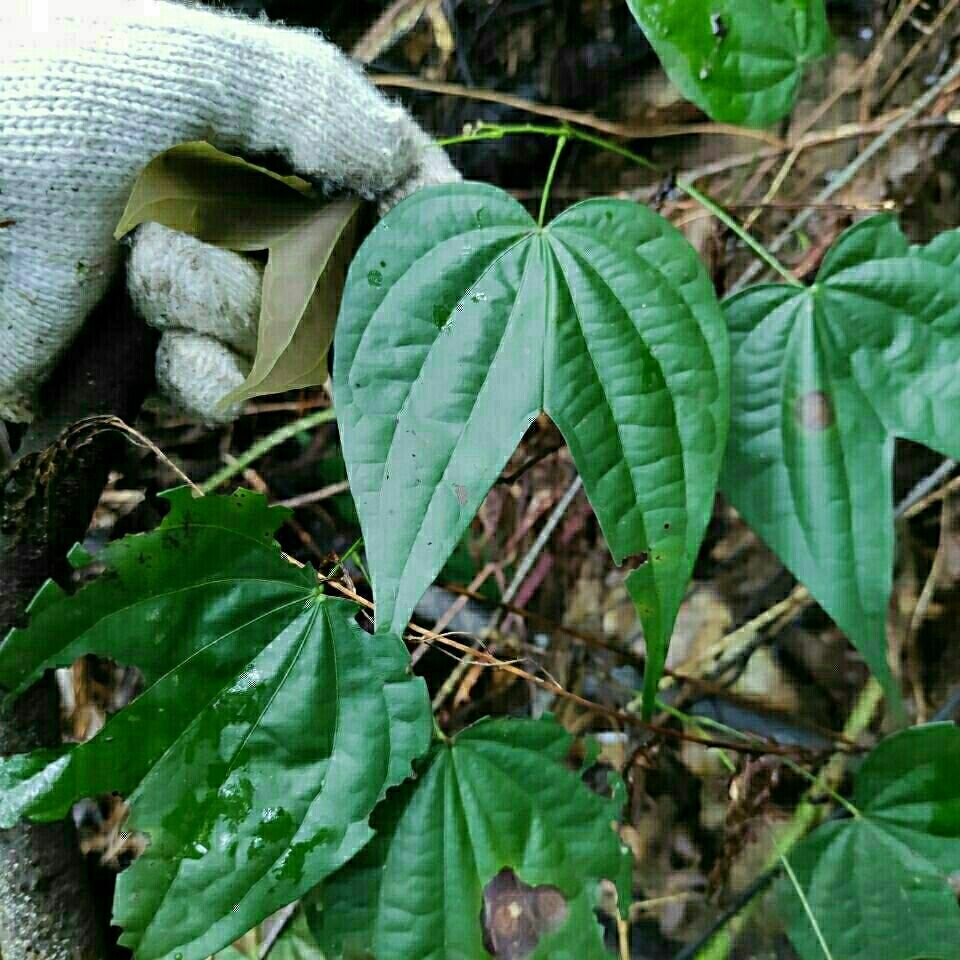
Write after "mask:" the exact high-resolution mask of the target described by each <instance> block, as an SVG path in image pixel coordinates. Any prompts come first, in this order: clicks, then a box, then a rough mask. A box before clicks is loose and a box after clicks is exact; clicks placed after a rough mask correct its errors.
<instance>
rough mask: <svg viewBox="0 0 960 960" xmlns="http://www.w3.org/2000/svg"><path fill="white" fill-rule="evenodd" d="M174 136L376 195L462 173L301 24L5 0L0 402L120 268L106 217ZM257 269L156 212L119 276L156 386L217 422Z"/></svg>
mask: <svg viewBox="0 0 960 960" xmlns="http://www.w3.org/2000/svg"><path fill="white" fill-rule="evenodd" d="M85 7H86V8H87V9H85ZM45 8H46V9H45ZM188 140H208V141H210V142H211V143H213V144H214V145H215V146H217V147H219V148H220V149H222V150H225V151H227V152H230V153H235V154H241V155H246V156H251V157H254V158H256V157H258V156H259V157H262V156H264V155H270V154H273V155H277V154H279V156H280V157H282V158H283V159H284V160H285V161H286V162H287V163H288V164H289V165H290V166H291V167H292V169H293V170H294V171H295V172H297V173H299V174H300V175H301V176H304V177H306V178H308V179H310V180H312V181H314V182H322V183H323V184H324V185H325V186H328V187H330V188H345V189H348V190H352V191H356V192H357V193H360V194H362V195H363V196H365V197H368V198H379V199H380V200H381V207H382V208H384V207H386V206H389V205H390V204H391V203H393V202H396V201H397V200H399V199H400V198H401V197H402V196H404V195H406V194H407V193H409V192H412V191H413V190H414V189H416V187H417V186H419V185H421V184H424V183H431V182H443V181H446V180H452V179H457V178H458V176H459V175H458V174H457V172H456V170H455V169H454V168H453V166H452V165H451V164H450V162H449V161H448V160H447V158H446V156H445V154H444V153H443V152H442V151H441V150H440V149H439V148H437V147H436V146H434V145H432V144H431V142H430V140H429V139H428V138H427V136H426V135H425V134H424V133H423V132H422V131H421V130H420V129H419V127H417V125H416V124H415V123H414V121H413V120H412V119H411V118H410V117H409V116H408V115H407V114H406V113H405V112H404V110H403V109H402V108H401V107H400V106H397V105H394V104H392V103H390V102H389V101H387V100H386V99H384V98H383V97H382V96H381V95H380V93H379V92H378V91H377V90H376V89H375V88H374V87H373V86H372V85H371V84H370V83H369V82H368V81H367V80H366V79H365V78H364V77H363V75H362V73H361V72H360V70H359V69H358V68H357V67H356V66H355V65H354V64H353V63H351V62H350V61H349V60H348V59H347V58H346V57H344V56H343V55H342V54H341V53H340V52H339V51H338V50H337V49H336V48H335V47H333V46H332V45H330V44H329V43H327V42H326V41H324V40H323V39H321V38H320V37H319V36H317V35H316V34H314V33H312V32H309V31H305V30H297V29H292V28H286V27H281V26H275V25H271V24H268V23H265V22H262V21H253V20H248V19H243V18H240V17H237V16H230V15H226V14H221V13H215V12H212V11H210V10H205V9H201V8H197V7H193V6H185V5H182V4H179V3H173V2H170V0H96V3H94V4H92V5H87V4H86V3H84V2H79V3H78V2H77V0H48V2H47V3H46V4H41V3H37V4H34V3H33V0H2V3H0V416H2V417H5V418H8V419H26V418H28V417H29V415H30V412H31V401H32V398H33V395H34V393H35V391H36V388H37V387H38V386H39V385H40V384H41V383H42V381H43V379H44V378H45V377H46V375H47V374H48V373H49V372H50V369H51V367H52V366H53V364H54V362H55V361H56V359H57V358H58V357H59V355H60V354H61V353H62V352H63V350H64V349H65V348H66V346H67V345H68V344H69V343H70V341H71V340H72V338H73V337H74V336H75V334H76V333H77V331H78V330H79V328H80V326H81V325H82V323H83V321H84V319H85V318H86V316H87V314H88V313H89V312H90V311H91V310H92V309H93V307H95V306H96V304H97V303H98V302H99V300H100V299H101V298H102V296H103V295H104V293H105V292H106V290H107V287H108V286H109V284H110V281H111V279H112V277H113V275H114V273H115V271H116V270H117V269H118V268H119V266H120V263H121V246H120V245H119V244H118V243H117V242H116V241H115V240H114V239H113V231H114V228H115V227H116V225H117V222H118V220H119V218H120V215H121V213H122V212H123V209H124V205H125V203H126V200H127V197H128V196H129V193H130V191H131V189H132V187H133V184H134V182H135V181H136V178H137V176H138V174H139V173H140V171H141V170H142V168H143V167H144V166H145V165H146V164H147V163H148V162H149V161H150V160H151V159H152V158H153V157H154V156H156V155H157V154H158V153H160V152H162V151H163V150H166V149H169V148H170V147H173V146H175V145H176V144H178V143H182V142H184V141H188ZM261 281H262V268H261V267H260V266H259V264H257V263H256V262H255V261H253V260H250V259H248V258H245V257H242V256H240V255H238V254H234V253H231V252H228V251H224V250H219V249H216V248H213V247H209V246H207V245H206V244H203V243H200V242H199V241H197V240H194V239H193V238H191V237H186V236H184V235H182V234H177V233H175V232H173V231H170V230H168V229H166V228H164V227H161V226H159V225H156V224H148V225H145V226H143V227H141V228H140V229H139V230H138V232H137V234H136V235H135V237H134V241H133V250H132V251H131V255H130V262H129V268H128V288H129V290H130V292H131V294H132V296H133V298H134V302H135V303H136V304H137V306H138V308H139V309H140V311H141V313H142V314H143V315H144V316H145V317H146V318H147V319H148V321H149V322H152V323H154V324H155V325H157V326H160V327H162V328H163V329H164V331H165V332H164V333H163V336H162V338H161V344H160V348H159V350H158V355H157V373H158V382H159V384H160V387H161V390H162V391H164V392H165V393H166V394H167V396H168V398H169V399H171V400H172V401H173V402H174V403H175V404H176V405H178V406H179V407H181V408H183V409H185V410H187V411H188V412H191V413H193V414H194V415H196V416H198V417H200V418H202V419H219V418H222V417H223V412H222V411H218V410H217V403H218V401H219V400H220V399H221V398H222V397H223V396H224V395H225V394H226V393H227V392H228V391H229V390H231V389H233V388H234V387H236V386H237V385H238V384H239V383H240V382H241V380H242V379H243V377H244V376H245V375H246V372H247V370H248V369H249V360H248V359H246V357H249V355H250V354H251V351H252V348H253V346H254V344H255V343H256V318H257V316H258V315H259V301H260V288H261ZM235 412H236V411H228V415H229V414H230V413H233V414H235Z"/></svg>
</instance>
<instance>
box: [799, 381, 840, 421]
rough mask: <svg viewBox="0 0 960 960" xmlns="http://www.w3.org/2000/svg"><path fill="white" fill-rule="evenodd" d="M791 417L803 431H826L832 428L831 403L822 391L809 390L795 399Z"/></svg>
mask: <svg viewBox="0 0 960 960" xmlns="http://www.w3.org/2000/svg"><path fill="white" fill-rule="evenodd" d="M793 415H794V417H796V420H797V423H799V424H800V426H801V427H803V428H804V429H805V430H826V429H827V428H828V427H832V426H833V421H834V419H835V418H834V415H833V403H832V401H831V400H830V397H828V396H827V395H826V394H825V393H824V392H823V391H822V390H811V391H810V392H809V393H805V394H803V395H802V396H799V397H797V401H796V403H795V404H794V405H793Z"/></svg>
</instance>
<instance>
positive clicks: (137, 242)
mask: <svg viewBox="0 0 960 960" xmlns="http://www.w3.org/2000/svg"><path fill="white" fill-rule="evenodd" d="M263 271H264V268H263V265H262V264H260V263H258V262H257V261H255V260H252V259H250V258H249V257H244V256H242V255H240V254H239V253H234V252H233V251H231V250H221V249H220V248H219V247H214V246H212V245H211V244H208V243H203V242H202V241H201V240H197V239H196V238H195V237H191V236H189V235H188V234H185V233H179V232H178V231H176V230H170V229H169V228H168V227H164V226H161V225H160V224H158V223H146V224H144V225H143V226H142V227H140V228H139V229H138V230H137V232H136V234H135V235H134V238H133V243H132V246H131V251H130V259H129V261H128V263H127V290H128V291H129V293H130V298H131V300H132V301H133V304H134V307H135V308H136V310H137V312H138V313H139V314H140V316H142V317H143V319H144V320H146V321H147V323H149V324H150V325H151V326H153V327H156V328H157V329H158V330H161V331H164V330H187V331H191V332H193V333H202V334H205V335H207V336H209V337H214V338H216V339H218V340H222V341H223V342H224V343H226V344H229V345H230V346H231V347H233V349H234V350H236V351H237V352H238V353H240V354H242V355H244V356H246V357H252V356H253V355H254V353H255V352H256V347H257V321H258V319H259V316H260V298H261V293H262V290H263Z"/></svg>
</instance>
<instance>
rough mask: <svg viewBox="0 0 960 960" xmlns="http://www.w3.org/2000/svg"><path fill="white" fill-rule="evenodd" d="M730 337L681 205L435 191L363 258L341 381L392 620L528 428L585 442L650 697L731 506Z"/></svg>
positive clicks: (361, 498) (384, 621) (421, 196)
mask: <svg viewBox="0 0 960 960" xmlns="http://www.w3.org/2000/svg"><path fill="white" fill-rule="evenodd" d="M728 365H729V360H728V346H727V334H726V329H725V327H724V323H723V317H722V314H721V311H720V310H719V308H718V305H717V302H716V298H715V296H714V292H713V288H712V286H711V284H710V280H709V278H708V277H707V275H706V272H705V271H704V269H703V266H702V265H701V263H700V260H699V259H698V258H697V255H696V253H695V252H694V250H693V249H692V247H690V245H689V244H688V243H687V242H686V241H685V240H684V239H683V237H682V236H681V235H680V233H678V232H677V230H675V229H674V228H673V227H672V226H671V225H670V224H669V223H667V222H666V221H665V220H664V219H663V218H661V217H659V216H657V215H656V214H654V213H653V212H651V211H650V210H648V209H646V208H645V207H641V206H638V205H637V204H635V203H630V202H628V201H623V200H588V201H586V202H585V203H581V204H578V205H577V206H575V207H572V208H571V209H569V210H567V211H566V212H565V213H563V214H562V215H561V216H559V217H558V218H557V219H556V220H554V221H553V222H552V223H551V224H550V225H549V226H547V227H546V228H544V229H540V228H538V227H537V225H536V223H534V221H533V220H532V219H531V218H530V216H529V215H528V213H527V212H526V211H525V210H524V209H523V207H521V206H520V205H519V204H518V203H517V202H516V201H514V200H513V199H512V198H511V197H509V196H508V195H507V194H506V193H504V192H503V191H502V190H498V189H496V188H495V187H490V186H486V185H484V184H478V183H472V184H471V183H467V184H452V185H446V186H440V187H431V188H426V189H424V190H421V191H419V192H418V193H416V194H415V195H414V196H413V197H411V198H409V199H408V200H406V201H404V202H403V203H402V204H400V205H399V206H398V207H396V208H395V209H394V210H393V211H391V213H390V214H389V215H388V216H387V217H386V218H384V220H383V221H381V223H380V224H379V225H378V227H377V228H376V229H375V230H374V231H373V232H372V233H371V234H370V236H369V237H368V238H367V240H366V242H365V243H364V244H363V246H362V247H361V249H360V251H359V252H358V254H357V257H356V259H355V260H354V262H353V265H352V266H351V268H350V273H349V276H348V278H347V287H346V290H345V291H344V300H343V305H342V307H341V311H340V318H339V320H338V324H337V338H336V360H335V365H334V392H335V397H336V407H337V413H338V416H339V418H340V426H341V435H342V440H343V450H344V456H345V459H346V462H347V469H348V472H349V476H350V489H351V491H352V492H353V495H354V498H355V500H356V504H357V512H358V513H359V515H360V520H361V523H362V526H363V532H364V538H365V542H366V546H367V556H368V559H369V561H370V565H371V573H372V577H373V582H374V593H375V600H376V611H377V624H378V627H379V628H380V629H384V630H388V631H392V632H394V633H398V632H400V631H402V630H404V629H405V628H406V624H407V620H408V619H409V617H410V615H411V613H412V611H413V608H414V606H415V605H416V603H417V601H418V600H419V599H420V597H421V595H422V594H423V592H424V590H425V589H426V588H427V587H428V586H429V584H430V583H431V582H432V581H433V579H434V578H435V577H436V575H437V574H438V573H439V571H440V569H441V568H442V566H443V564H444V563H445V561H446V560H447V558H448V557H449V556H450V554H451V553H452V552H453V550H454V548H455V547H456V545H457V543H458V541H459V540H460V537H461V535H462V534H463V532H464V530H465V529H466V527H467V525H468V524H469V523H470V520H471V519H472V517H473V516H474V514H475V513H476V511H477V509H478V507H479V506H480V504H481V502H482V501H483V498H484V496H485V495H486V493H487V491H488V490H489V489H490V486H491V484H492V483H493V482H494V481H495V480H496V478H497V476H498V475H499V473H500V471H501V470H502V469H503V466H504V464H505V463H506V461H507V459H508V458H509V456H510V455H511V454H512V453H513V451H514V449H515V448H516V446H517V443H518V442H519V440H520V438H521V437H522V436H523V434H524V431H525V430H526V429H527V428H528V427H529V426H530V424H531V423H532V422H533V420H534V419H535V417H536V416H537V415H538V414H539V413H540V411H542V410H543V411H546V412H547V413H548V414H549V415H550V417H551V418H552V419H553V421H554V422H555V423H556V424H557V426H558V427H559V429H560V431H561V432H562V433H563V436H564V438H565V439H566V441H567V443H568V444H569V446H570V450H571V452H572V454H573V458H574V462H575V463H576V465H577V468H578V470H579V471H580V474H581V476H582V477H583V482H584V486H585V487H586V490H587V495H588V497H589V498H590V502H591V503H592V505H593V508H594V510H595V511H596V514H597V517H598V519H599V521H600V525H601V527H602V529H603V532H604V534H605V536H606V538H607V543H608V544H609V546H610V550H611V553H612V554H613V556H614V560H615V561H616V562H617V563H620V562H622V561H624V560H626V559H627V558H632V559H633V561H634V563H636V564H638V566H637V568H636V569H635V570H633V571H632V572H631V573H630V575H629V577H628V580H627V585H628V588H629V590H630V592H631V594H632V596H633V598H634V600H635V602H636V604H637V607H638V610H639V612H640V615H641V618H642V621H643V625H644V631H645V636H646V641H647V651H648V659H647V671H646V677H645V688H644V691H645V706H646V707H647V708H648V709H649V708H651V707H652V705H653V697H654V693H655V691H656V684H657V681H658V680H659V677H660V673H661V670H662V665H663V660H664V657H665V652H666V645H667V641H668V639H669V636H670V632H671V630H672V627H673V622H674V618H675V616H676V612H677V608H678V606H679V603H680V600H681V598H682V597H683V593H684V589H685V586H686V583H687V580H688V579H689V576H690V571H691V569H692V565H693V562H694V558H695V557H696V554H697V550H698V548H699V545H700V541H701V538H702V536H703V531H704V528H705V526H706V523H707V520H708V518H709V515H710V511H711V508H712V504H713V495H714V489H715V484H716V478H717V474H718V471H719V465H720V461H721V459H722V453H723V448H724V443H725V440H726V433H727V418H728V408H729V399H728V382H729V380H728V378H729V369H728Z"/></svg>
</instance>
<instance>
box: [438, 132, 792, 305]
mask: <svg viewBox="0 0 960 960" xmlns="http://www.w3.org/2000/svg"><path fill="white" fill-rule="evenodd" d="M522 134H535V135H537V136H543V137H557V138H559V143H558V145H557V151H556V152H555V153H554V158H553V163H552V164H551V166H550V173H549V174H548V178H547V184H546V186H545V187H544V198H543V200H542V202H541V205H540V221H539V225H540V226H541V227H542V226H543V219H544V214H545V212H546V198H547V197H548V195H549V192H550V185H551V183H552V180H553V174H554V171H555V169H556V161H557V158H558V157H559V155H560V150H561V149H562V147H563V145H564V144H565V143H566V142H567V141H568V140H579V141H580V142H581V143H589V144H591V145H592V146H594V147H598V148H599V149H601V150H606V151H607V152H608V153H615V154H617V155H618V156H621V157H623V158H624V159H625V160H629V161H631V162H632V163H635V164H637V165H638V166H641V167H644V168H645V169H647V170H650V171H652V172H654V173H657V174H660V175H661V176H663V175H665V174H666V171H664V170H663V169H662V168H661V167H658V166H657V165H656V164H655V163H652V162H651V161H650V160H648V159H647V158H646V157H642V156H640V154H638V153H634V152H633V151H632V150H629V149H627V148H626V147H621V146H620V145H619V144H617V143H613V142H612V141H610V140H605V139H604V138H603V137H598V136H595V135H594V134H592V133H586V132H585V131H583V130H578V129H576V128H575V127H566V126H564V127H550V126H542V125H540V124H535V123H519V124H486V123H482V124H478V125H477V126H476V127H474V128H473V129H470V130H468V131H467V132H466V133H463V134H461V135H460V136H456V137H446V138H444V139H442V140H438V141H437V142H438V143H439V144H440V146H441V147H450V146H454V145H456V144H460V143H474V142H476V141H479V140H501V139H503V138H504V137H506V136H515V135H522ZM677 188H678V189H679V190H682V191H683V192H684V193H685V194H686V195H687V196H688V197H690V199H691V200H695V201H696V202H697V203H699V204H700V205H701V206H702V207H703V208H704V209H705V210H708V211H709V212H710V213H711V214H713V216H715V217H716V218H717V219H718V220H719V221H720V222H721V223H723V224H724V226H726V227H728V228H729V229H730V230H732V231H733V233H735V234H736V235H737V236H738V237H739V238H740V239H741V240H742V241H743V242H744V243H745V244H746V245H747V246H748V247H749V248H750V249H751V250H752V251H753V252H754V253H755V254H756V255H757V256H758V257H759V258H760V259H761V260H762V261H763V262H764V263H765V264H766V265H767V266H768V267H770V268H771V269H772V270H775V271H776V272H777V273H778V274H780V276H781V277H783V279H784V280H785V281H786V282H787V283H789V284H790V285H791V286H795V287H800V286H803V284H802V283H800V281H799V280H797V278H796V277H795V276H794V275H793V274H792V273H790V271H789V270H787V268H786V267H785V266H784V265H783V264H782V263H780V261H779V260H777V258H776V257H774V255H773V254H772V253H771V252H770V251H769V250H767V248H766V247H764V246H763V244H762V243H760V241H759V240H757V239H756V237H754V236H752V235H751V234H750V233H749V232H748V231H747V230H746V229H744V227H743V225H742V224H740V223H739V222H738V221H737V220H736V219H734V218H733V217H731V216H730V214H729V213H727V211H726V210H724V209H723V207H721V206H720V204H718V203H717V202H716V201H715V200H712V199H711V198H710V197H708V196H707V195H706V194H705V193H703V192H702V191H701V190H698V189H697V188H696V187H695V186H693V184H690V183H685V182H684V181H682V180H678V181H677Z"/></svg>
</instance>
